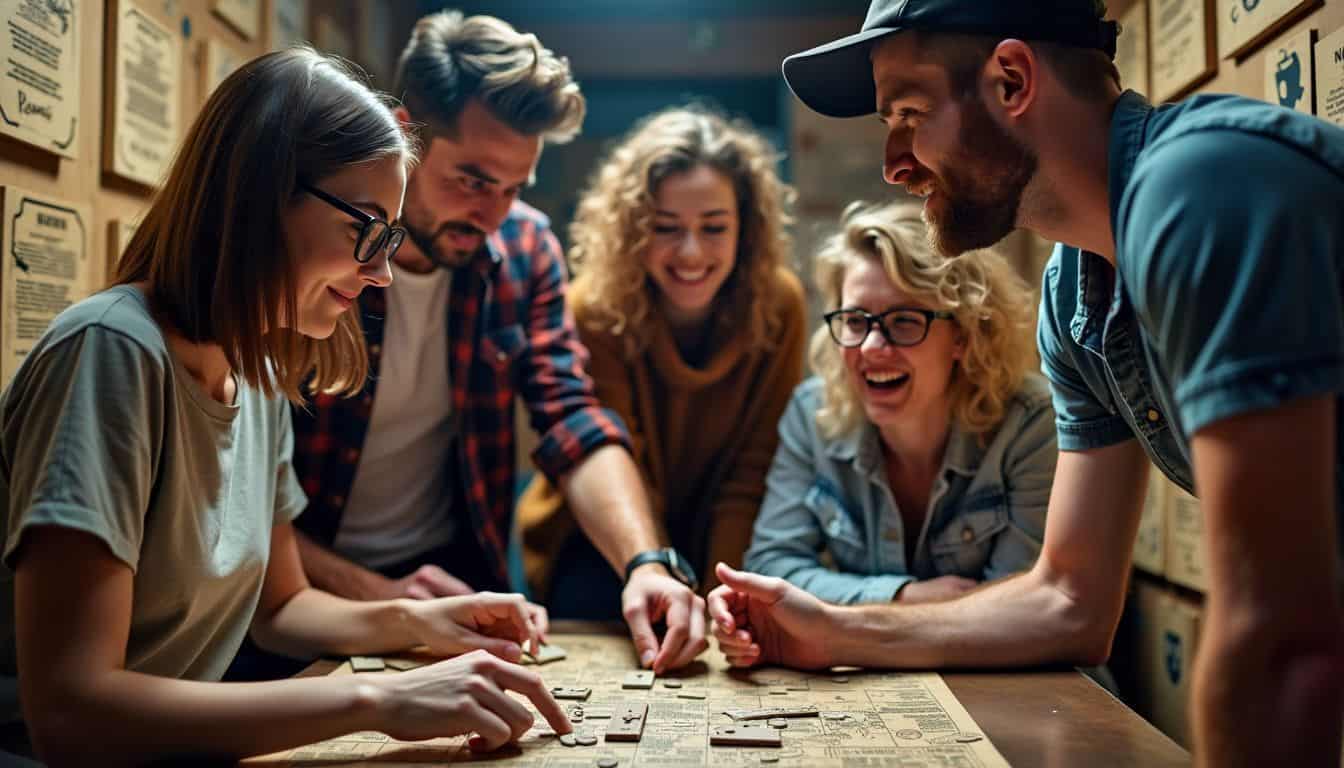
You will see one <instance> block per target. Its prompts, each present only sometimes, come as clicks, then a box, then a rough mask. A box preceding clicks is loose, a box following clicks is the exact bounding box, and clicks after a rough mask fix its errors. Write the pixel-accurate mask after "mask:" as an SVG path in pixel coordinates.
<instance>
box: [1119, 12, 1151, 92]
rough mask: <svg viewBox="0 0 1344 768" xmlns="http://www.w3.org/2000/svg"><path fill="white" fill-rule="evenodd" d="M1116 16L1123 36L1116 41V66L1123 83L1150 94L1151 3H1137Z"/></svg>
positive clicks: (1125, 85)
mask: <svg viewBox="0 0 1344 768" xmlns="http://www.w3.org/2000/svg"><path fill="white" fill-rule="evenodd" d="M1116 20H1117V21H1119V22H1120V39H1119V40H1117V41H1116V49H1115V67H1116V69H1118V70H1120V84H1121V85H1122V86H1124V87H1125V88H1130V89H1133V90H1135V91H1138V92H1139V93H1143V94H1147V93H1149V92H1150V91H1149V88H1150V84H1149V82H1148V5H1147V4H1146V3H1135V4H1133V5H1131V6H1130V7H1129V10H1128V11H1126V12H1124V13H1122V14H1121V15H1120V17H1119V18H1118V19H1116Z"/></svg>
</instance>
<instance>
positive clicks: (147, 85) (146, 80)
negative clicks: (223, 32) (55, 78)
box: [103, 0, 182, 187]
mask: <svg viewBox="0 0 1344 768" xmlns="http://www.w3.org/2000/svg"><path fill="white" fill-rule="evenodd" d="M108 26H109V27H110V29H109V30H108V34H107V56H108V66H107V72H106V74H107V83H106V88H107V91H106V94H105V96H104V99H103V102H104V103H105V104H106V105H107V109H106V112H107V116H106V118H107V122H106V126H105V128H104V131H103V170H105V171H108V172H110V173H114V174H116V175H118V176H120V177H122V178H124V179H129V180H130V181H134V182H137V183H140V184H144V185H146V186H151V187H152V186H157V185H158V184H159V182H160V181H161V180H162V179H163V177H164V176H165V175H166V174H167V172H168V166H169V164H170V163H171V162H172V159H173V153H174V152H175V151H176V150H177V140H178V132H179V126H180V120H179V117H178V108H179V106H180V104H181V99H180V98H179V95H178V94H179V91H180V88H181V80H182V47H181V43H180V41H179V40H178V37H177V35H176V34H174V33H173V32H172V31H171V30H169V29H168V28H167V27H166V26H164V25H163V24H162V23H160V22H159V21H158V20H157V19H155V18H154V17H152V16H150V15H149V14H147V13H145V11H143V10H142V9H141V6H139V5H138V4H137V3H135V2H133V0H109V3H108Z"/></svg>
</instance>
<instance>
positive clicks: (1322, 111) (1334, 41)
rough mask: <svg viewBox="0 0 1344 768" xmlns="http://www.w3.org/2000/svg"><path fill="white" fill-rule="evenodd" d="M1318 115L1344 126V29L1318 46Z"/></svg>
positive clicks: (1340, 29)
mask: <svg viewBox="0 0 1344 768" xmlns="http://www.w3.org/2000/svg"><path fill="white" fill-rule="evenodd" d="M1316 114H1318V115H1320V116H1321V117H1323V118H1325V119H1326V120H1329V121H1330V122H1332V123H1334V124H1336V125H1344V27H1341V28H1339V29H1337V30H1335V31H1334V32H1333V33H1331V35H1330V36H1329V37H1327V38H1325V39H1324V40H1322V41H1320V42H1319V43H1317V44H1316Z"/></svg>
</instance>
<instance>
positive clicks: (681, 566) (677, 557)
mask: <svg viewBox="0 0 1344 768" xmlns="http://www.w3.org/2000/svg"><path fill="white" fill-rule="evenodd" d="M649 563H658V564H659V565H662V566H663V567H665V568H667V572H668V573H669V574H671V575H672V578H674V579H676V580H677V581H680V582H681V583H682V584H685V585H686V586H688V587H690V588H691V589H693V590H694V589H698V588H699V586H700V583H699V580H698V579H696V578H695V571H694V570H693V569H692V568H691V564H690V563H689V562H687V560H686V558H684V557H682V556H681V554H680V553H678V552H677V551H676V550H675V549H672V548H671V547H665V548H663V549H649V550H645V551H643V552H640V553H639V554H637V555H635V556H634V557H632V558H630V562H628V563H626V564H625V581H626V582H627V583H628V582H629V581H630V574H632V573H634V572H635V569H636V568H638V567H640V566H641V565H648V564H649Z"/></svg>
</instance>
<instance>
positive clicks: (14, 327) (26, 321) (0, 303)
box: [0, 187, 93, 385]
mask: <svg viewBox="0 0 1344 768" xmlns="http://www.w3.org/2000/svg"><path fill="white" fill-rule="evenodd" d="M3 195H4V220H3V224H0V229H3V232H0V247H3V249H4V261H3V266H2V267H0V283H2V284H3V288H2V290H0V310H2V311H0V325H3V329H2V330H0V343H3V349H2V350H0V353H2V354H0V379H3V382H2V383H0V385H8V384H9V380H10V379H11V378H13V377H14V373H15V371H17V370H18V369H19V365H20V364H21V363H23V359H24V358H25V357H27V356H28V353H29V352H30V351H31V350H32V348H33V345H34V344H35V343H36V342H37V340H38V339H39V338H40V337H41V336H42V333H43V332H44V331H45V330H46V329H47V325H49V324H50V323H51V320H52V318H54V317H56V315H59V314H60V313H61V312H62V311H63V310H64V309H65V308H66V307H68V306H70V305H71V304H73V303H75V302H76V301H79V300H80V299H82V298H84V297H85V296H86V295H87V293H88V291H89V290H90V288H91V285H92V280H93V276H92V274H91V271H92V270H91V262H90V260H89V230H88V223H89V220H90V219H89V213H88V209H87V207H85V206H82V205H76V204H73V203H68V202H65V201H63V200H55V199H52V198H47V197H39V196H37V195H35V194H33V193H31V192H27V191H25V190H22V189H19V188H17V187H4V188H3Z"/></svg>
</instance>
